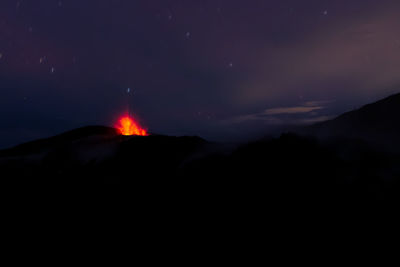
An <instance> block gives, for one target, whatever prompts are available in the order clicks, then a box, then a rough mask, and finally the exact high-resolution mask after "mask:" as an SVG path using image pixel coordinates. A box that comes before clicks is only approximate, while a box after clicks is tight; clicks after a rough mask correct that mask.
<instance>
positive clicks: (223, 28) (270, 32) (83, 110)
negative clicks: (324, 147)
mask: <svg viewBox="0 0 400 267" xmlns="http://www.w3.org/2000/svg"><path fill="white" fill-rule="evenodd" d="M399 14H400V1H398V0H393V1H390V0H335V1H332V0H329V1H328V0H61V1H60V0H20V1H16V0H1V1H0V92H1V95H0V147H7V146H12V145H15V144H17V143H19V142H22V141H28V140H31V139H36V138H40V137H46V136H51V135H54V134H57V133H60V132H63V131H66V130H70V129H73V128H77V127H81V126H86V125H98V124H100V125H109V126H113V124H114V122H115V120H116V119H117V118H118V116H119V115H121V114H122V113H124V112H125V111H126V110H127V107H129V108H130V109H131V111H133V112H134V113H135V114H136V116H137V118H138V119H139V120H140V122H141V123H142V124H143V125H144V126H146V127H147V128H148V129H149V130H150V132H154V133H160V134H169V135H199V136H202V137H205V138H208V139H210V140H217V141H223V140H233V139H235V138H246V137H250V136H253V135H255V134H264V133H265V134H266V133H268V131H269V130H271V129H275V128H279V127H282V126H286V125H297V124H306V123H312V122H316V121H321V120H326V119H328V118H331V117H332V116H335V115H338V114H340V113H342V112H344V111H348V110H351V109H354V108H356V107H359V106H360V105H362V104H365V103H368V102H372V101H375V100H378V99H379V98H382V97H384V96H387V95H389V94H391V93H396V92H400V16H399Z"/></svg>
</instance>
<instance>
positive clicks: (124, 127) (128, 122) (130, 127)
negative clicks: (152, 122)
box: [115, 115, 149, 136]
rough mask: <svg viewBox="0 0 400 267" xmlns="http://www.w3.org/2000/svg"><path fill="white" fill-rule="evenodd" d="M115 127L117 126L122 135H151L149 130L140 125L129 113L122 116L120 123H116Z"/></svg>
mask: <svg viewBox="0 0 400 267" xmlns="http://www.w3.org/2000/svg"><path fill="white" fill-rule="evenodd" d="M115 128H117V129H118V131H119V132H120V133H121V134H122V135H141V136H147V135H149V134H148V133H147V131H146V130H145V129H143V128H142V127H140V125H139V124H138V123H137V122H136V121H135V120H134V119H133V118H131V117H130V116H129V115H125V116H123V117H121V118H120V119H119V121H118V124H117V125H115Z"/></svg>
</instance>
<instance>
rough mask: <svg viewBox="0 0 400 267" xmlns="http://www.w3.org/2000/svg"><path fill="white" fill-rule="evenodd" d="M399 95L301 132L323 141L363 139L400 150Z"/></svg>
mask: <svg viewBox="0 0 400 267" xmlns="http://www.w3.org/2000/svg"><path fill="white" fill-rule="evenodd" d="M399 115H400V94H395V95H392V96H389V97H387V98H385V99H383V100H380V101H377V102H375V103H372V104H368V105H365V106H363V107H361V108H360V109H358V110H354V111H350V112H347V113H345V114H343V115H341V116H339V117H337V118H335V119H333V120H330V121H325V122H321V123H317V124H315V125H312V126H310V127H306V129H303V130H302V131H300V132H301V133H303V134H304V133H306V134H310V135H312V136H316V137H319V138H322V139H327V138H347V139H362V140H364V141H366V142H368V143H369V144H372V145H375V146H376V147H384V148H387V149H391V150H398V149H399V148H400V138H399V136H400V119H399V118H400V117H399Z"/></svg>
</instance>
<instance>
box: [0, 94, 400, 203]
mask: <svg viewBox="0 0 400 267" xmlns="http://www.w3.org/2000/svg"><path fill="white" fill-rule="evenodd" d="M399 107H400V95H394V96H391V97H389V98H386V99H384V100H381V101H379V102H377V103H374V104H370V105H367V106H365V107H363V108H361V109H359V110H356V111H352V112H349V113H346V114H344V115H342V116H339V117H338V118H337V119H334V120H331V121H328V122H325V123H320V124H316V125H314V126H311V127H307V128H305V129H303V130H302V131H300V132H299V133H298V134H283V135H282V136H281V137H279V138H275V139H264V140H259V141H255V142H249V143H247V144H241V145H238V144H237V145H232V144H230V145H227V144H217V143H210V142H207V141H206V140H203V139H201V138H199V137H172V136H161V135H150V136H146V137H142V136H121V135H119V134H118V133H117V131H116V130H115V129H113V128H109V127H102V126H94V127H84V128H81V129H76V130H73V131H70V132H67V133H64V134H61V135H58V136H55V137H52V138H48V139H43V140H37V141H34V142H30V143H26V144H22V145H20V146H17V147H15V148H11V149H8V150H2V151H0V172H1V176H0V177H1V180H0V182H1V184H3V185H7V184H13V185H15V184H17V185H29V186H31V187H32V188H41V189H48V190H49V191H52V190H54V188H58V189H60V190H64V189H72V190H76V189H82V188H91V189H93V188H99V187H103V188H119V189H122V190H126V191H127V193H126V194H125V195H129V196H130V195H134V196H135V197H138V198H139V199H141V200H143V199H146V201H147V202H148V201H159V202H158V203H162V202H165V201H167V202H168V201H169V200H171V199H176V200H177V202H178V203H180V204H183V203H187V205H189V203H198V204H200V203H203V204H204V203H209V204H210V205H212V206H215V205H216V203H219V204H221V203H229V206H230V207H239V206H241V205H245V207H246V209H257V207H260V206H262V205H264V204H265V203H277V205H278V206H279V205H285V206H287V207H289V206H300V207H301V206H317V207H318V206H320V207H321V208H323V207H327V205H329V206H336V207H346V208H349V207H354V208H358V207H361V206H364V207H372V206H377V205H380V204H384V205H386V206H387V205H393V204H395V203H397V201H398V200H399V196H400V149H398V147H399V146H398V145H400V142H399V141H398V140H399V139H398V136H400V128H399V126H398V125H399V123H398V116H397V114H400V108H399ZM304 136H315V137H304ZM141 196H142V197H141ZM192 201H194V202H192ZM245 203H247V204H245ZM250 203H251V204H250Z"/></svg>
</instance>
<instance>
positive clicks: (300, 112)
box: [225, 101, 332, 125]
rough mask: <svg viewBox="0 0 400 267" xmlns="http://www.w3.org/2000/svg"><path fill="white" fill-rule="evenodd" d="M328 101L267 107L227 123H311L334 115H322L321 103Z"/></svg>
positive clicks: (323, 107) (229, 120)
mask: <svg viewBox="0 0 400 267" xmlns="http://www.w3.org/2000/svg"><path fill="white" fill-rule="evenodd" d="M322 103H326V101H310V102H305V103H303V104H302V105H299V106H293V107H277V108H269V109H265V110H263V111H262V112H258V113H253V114H246V115H241V116H237V117H234V118H231V119H228V120H226V121H225V123H227V124H241V123H246V122H254V121H256V122H262V123H265V124H270V125H288V124H310V123H315V122H320V121H323V120H328V119H330V118H332V116H328V115H321V114H320V113H319V112H320V111H322V110H324V109H325V106H323V105H320V104H322Z"/></svg>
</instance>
